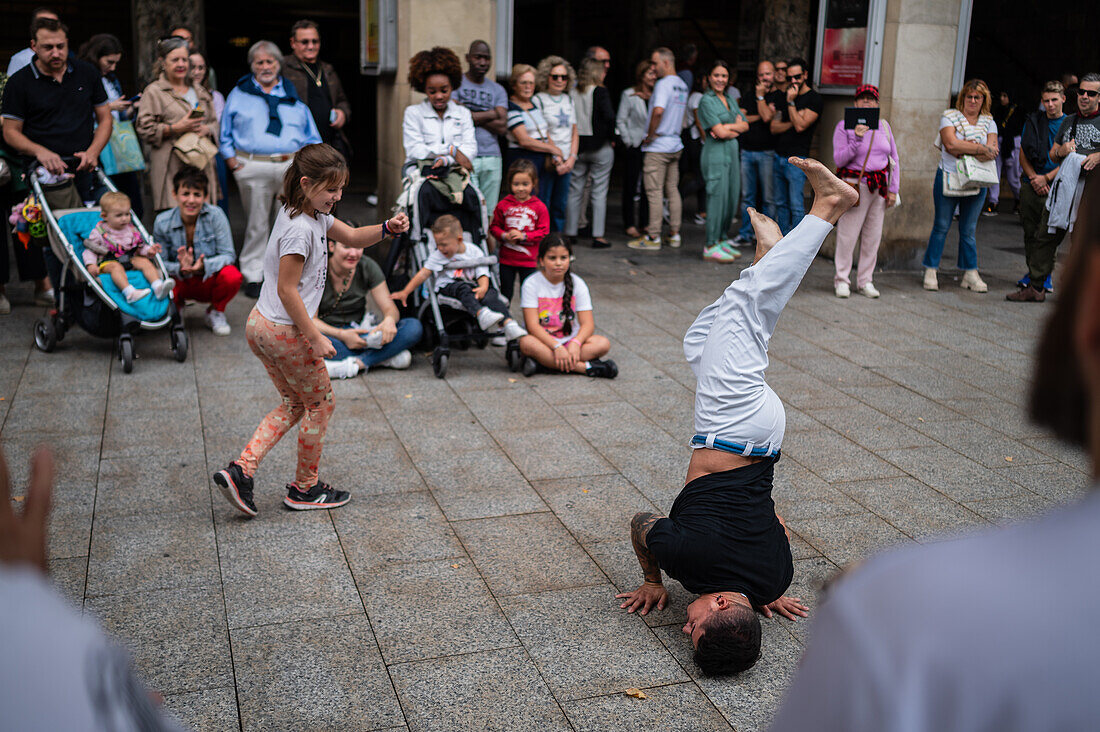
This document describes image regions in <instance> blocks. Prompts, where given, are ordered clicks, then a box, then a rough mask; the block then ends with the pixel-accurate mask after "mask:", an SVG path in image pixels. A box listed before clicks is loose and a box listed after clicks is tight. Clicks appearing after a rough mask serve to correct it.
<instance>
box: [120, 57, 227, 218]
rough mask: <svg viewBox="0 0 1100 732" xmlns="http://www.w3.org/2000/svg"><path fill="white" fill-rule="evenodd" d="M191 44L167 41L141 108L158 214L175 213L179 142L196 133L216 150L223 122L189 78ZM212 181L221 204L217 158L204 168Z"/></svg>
mask: <svg viewBox="0 0 1100 732" xmlns="http://www.w3.org/2000/svg"><path fill="white" fill-rule="evenodd" d="M189 53H190V52H189V51H188V47H187V42H186V41H185V40H183V39H182V38H176V37H172V38H168V39H165V40H163V41H161V42H160V43H158V44H157V66H156V68H157V70H158V71H159V75H158V77H157V80H156V81H154V82H153V83H152V84H150V85H149V86H147V87H145V91H144V92H143V93H142V96H141V101H140V102H139V104H138V116H137V133H138V135H139V136H140V137H141V139H142V140H144V141H145V144H146V145H147V146H148V148H149V183H150V185H151V186H152V189H153V208H154V209H156V210H157V211H158V212H159V211H162V210H164V209H167V208H171V207H172V206H173V205H175V204H174V202H173V200H172V177H173V176H174V175H175V174H176V171H177V170H179V168H180V166H181V165H183V161H182V160H180V158H179V156H178V155H176V154H175V153H173V152H172V146H173V145H174V144H175V143H176V141H177V140H179V138H180V137H182V136H184V135H186V134H187V133H189V132H194V133H196V134H198V135H199V136H201V137H204V138H208V139H209V140H210V142H211V143H212V146H211V150H216V146H217V131H218V119H217V116H216V115H215V114H214V99H213V97H212V96H211V95H210V92H209V91H208V90H207V89H205V88H204V87H202V86H200V85H198V84H195V83H194V81H192V79H191V76H190V58H189ZM203 171H204V172H205V173H206V177H207V180H208V181H209V188H208V189H207V190H208V191H209V192H210V198H211V200H217V196H218V189H217V185H218V184H217V176H216V175H215V172H214V156H213V155H211V156H210V160H209V161H208V162H207V164H206V165H205V166H204V167H203Z"/></svg>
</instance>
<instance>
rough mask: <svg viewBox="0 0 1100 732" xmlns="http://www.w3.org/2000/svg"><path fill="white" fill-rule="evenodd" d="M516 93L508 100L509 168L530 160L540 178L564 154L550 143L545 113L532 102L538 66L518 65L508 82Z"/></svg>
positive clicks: (505, 164) (507, 165) (507, 166)
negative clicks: (518, 162)
mask: <svg viewBox="0 0 1100 732" xmlns="http://www.w3.org/2000/svg"><path fill="white" fill-rule="evenodd" d="M508 82H509V83H508V86H510V87H511V89H512V93H511V95H510V96H509V97H508V153H507V155H506V156H505V161H504V167H505V169H507V168H509V167H511V165H512V163H514V162H515V161H517V160H519V159H520V158H524V159H526V160H530V161H531V162H532V163H533V164H534V166H535V170H537V171H539V177H540V178H541V177H542V175H543V171H546V170H548V168H549V167H550V166H552V165H553V161H554V160H561V159H562V151H561V150H560V149H559V148H558V146H557V145H555V144H554V143H552V142H551V141H550V130H549V126H548V125H547V124H546V118H545V117H543V116H542V110H541V109H539V107H538V106H536V105H535V103H534V102H533V101H531V100H532V98H533V97H534V96H535V67H534V66H531V65H529V64H516V65H515V66H513V67H512V75H511V76H510V77H509V79H508Z"/></svg>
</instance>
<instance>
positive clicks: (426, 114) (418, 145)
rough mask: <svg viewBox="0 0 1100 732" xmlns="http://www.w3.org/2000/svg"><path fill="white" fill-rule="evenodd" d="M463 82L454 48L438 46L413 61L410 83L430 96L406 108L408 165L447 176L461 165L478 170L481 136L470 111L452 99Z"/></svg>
mask: <svg viewBox="0 0 1100 732" xmlns="http://www.w3.org/2000/svg"><path fill="white" fill-rule="evenodd" d="M461 83H462V63H461V62H460V61H459V60H458V56H456V55H455V53H454V51H452V50H450V49H449V48H443V47H442V46H436V47H435V48H433V49H431V50H430V51H421V52H420V53H418V54H416V55H415V56H413V57H412V59H411V60H410V61H409V85H410V86H412V88H413V89H415V90H416V91H418V92H421V93H423V94H426V95H427V97H428V98H427V99H425V100H424V101H423V102H421V103H420V104H412V105H410V106H408V107H406V108H405V120H404V122H403V123H402V126H401V130H402V136H403V140H404V145H405V167H406V168H409V167H412V166H414V165H416V164H418V163H419V167H424V166H431V168H432V169H433V170H436V169H440V168H442V169H443V170H439V177H440V178H445V177H446V176H447V173H448V170H447V169H450V168H452V167H455V166H457V167H458V168H462V169H464V170H467V171H470V170H473V169H474V164H473V162H472V161H473V159H474V158H475V157H477V138H476V137H475V136H474V119H473V117H471V116H470V110H468V109H466V108H465V107H463V106H462V105H460V104H455V103H454V102H453V101H451V92H453V91H454V90H455V89H457V88H458V87H459V85H460V84H461Z"/></svg>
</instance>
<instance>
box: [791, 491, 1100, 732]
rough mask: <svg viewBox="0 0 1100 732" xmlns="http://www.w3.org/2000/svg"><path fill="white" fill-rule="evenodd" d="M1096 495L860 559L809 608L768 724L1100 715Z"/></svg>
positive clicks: (918, 723) (1057, 720) (1013, 724)
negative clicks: (999, 526) (1011, 522)
mask: <svg viewBox="0 0 1100 732" xmlns="http://www.w3.org/2000/svg"><path fill="white" fill-rule="evenodd" d="M1098 563H1100V491H1098V490H1096V489H1095V488H1094V489H1093V491H1092V494H1091V495H1089V496H1088V497H1087V498H1085V499H1084V500H1082V501H1081V502H1080V503H1078V504H1076V505H1073V506H1068V507H1064V508H1061V509H1058V510H1056V511H1054V512H1052V513H1050V514H1048V515H1046V516H1044V517H1042V518H1040V519H1038V520H1035V521H1032V522H1030V523H1026V524H1020V525H1017V526H1014V527H1011V528H1008V529H1004V530H1001V531H994V532H990V533H987V534H981V535H977V536H974V537H970V538H966V539H961V540H958V541H950V542H944V543H941V544H934V545H932V546H925V547H920V548H914V549H908V550H904V551H899V552H896V553H892V554H888V555H886V556H883V557H880V558H877V559H874V560H872V561H870V562H869V563H868V564H867V565H866V566H865V567H863V568H861V569H858V570H856V571H855V572H854V573H853V574H852V576H850V577H846V578H844V579H842V580H841V581H840V582H839V583H838V585H837V587H836V588H834V591H833V593H832V594H831V595H830V597H829V598H828V599H827V600H826V601H825V602H824V603H823V604H822V605H821V608H820V609H819V610H818V612H817V615H816V617H815V619H814V621H813V625H812V626H811V627H810V640H809V643H808V645H807V647H806V653H805V655H804V656H803V658H802V661H801V664H800V668H799V670H798V673H797V674H796V675H795V678H794V681H793V682H792V684H791V687H790V689H788V691H787V695H786V698H785V699H784V702H783V705H782V707H781V708H780V710H779V713H778V714H777V715H776V718H775V722H774V723H773V725H772V727H771V730H772V732H786V731H787V730H799V732H804V731H805V730H807V729H815V730H845V732H861V731H864V730H865V731H867V732H872V731H873V732H917V731H918V730H920V731H922V732H923V731H925V730H927V731H928V732H932V731H934V732H963V731H964V730H965V732H986V731H988V732H994V731H995V732H1014V731H1017V730H1018V731H1019V732H1025V731H1026V732H1044V731H1050V732H1054V730H1066V731H1067V732H1069V731H1071V730H1072V731H1076V730H1090V729H1097V728H1098V725H1100V688H1098V686H1097V671H1096V666H1097V662H1098V661H1100V631H1098V630H1097V626H1096V623H1097V618H1098V617H1100V582H1098V581H1097V571H1098V570H1097V565H1098Z"/></svg>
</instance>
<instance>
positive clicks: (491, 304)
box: [393, 214, 527, 341]
mask: <svg viewBox="0 0 1100 732" xmlns="http://www.w3.org/2000/svg"><path fill="white" fill-rule="evenodd" d="M431 232H432V237H433V238H434V240H435V250H434V251H432V252H431V253H430V254H429V255H428V257H427V259H426V260H425V261H424V264H423V266H422V267H421V268H420V270H419V271H417V273H416V274H415V275H413V277H412V279H411V280H409V282H408V284H407V285H405V287H403V288H402V289H400V290H398V291H397V292H395V293H393V299H394V300H398V301H399V302H400V303H401V304H402V305H405V304H406V300H407V299H408V297H409V295H410V294H412V293H413V292H414V291H415V290H416V288H418V287H420V285H421V284H423V283H424V281H425V280H427V279H428V278H429V277H433V276H434V279H433V283H432V289H433V290H434V291H435V292H436V293H437V294H439V295H443V296H446V297H449V298H453V299H454V300H457V301H458V302H459V303H460V304H461V307H462V309H464V310H465V311H466V312H467V313H469V314H470V315H472V316H474V317H475V318H476V319H477V324H478V327H480V328H481V329H482V330H484V331H488V330H489V329H491V328H494V327H496V326H503V328H504V336H505V338H506V339H508V340H510V341H512V340H515V339H517V338H520V337H522V336H525V335H527V331H526V330H524V329H523V327H522V326H521V325H520V324H519V323H517V322H516V321H515V320H513V319H512V316H511V313H509V311H508V303H507V302H505V301H504V299H503V298H501V296H500V293H499V292H498V291H497V290H496V288H495V287H493V286H492V283H490V281H489V267H488V266H486V265H485V264H481V263H480V262H482V261H484V260H485V259H486V255H485V252H484V251H482V249H481V247H479V246H478V245H477V244H474V243H473V242H467V241H465V240H464V239H463V238H462V225H461V224H460V223H459V221H458V219H457V218H455V217H454V216H452V215H450V214H444V215H443V216H440V217H439V218H437V219H436V220H435V223H433V224H432V227H431Z"/></svg>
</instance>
